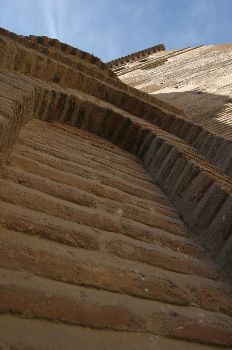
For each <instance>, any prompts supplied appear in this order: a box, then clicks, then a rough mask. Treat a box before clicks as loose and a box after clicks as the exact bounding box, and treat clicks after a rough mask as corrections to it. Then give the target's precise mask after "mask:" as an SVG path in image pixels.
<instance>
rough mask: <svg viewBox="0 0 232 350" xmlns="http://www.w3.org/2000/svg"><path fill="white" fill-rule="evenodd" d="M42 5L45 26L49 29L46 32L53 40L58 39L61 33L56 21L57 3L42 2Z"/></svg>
mask: <svg viewBox="0 0 232 350" xmlns="http://www.w3.org/2000/svg"><path fill="white" fill-rule="evenodd" d="M40 5H41V8H42V16H43V17H44V20H45V25H46V27H47V30H46V32H47V33H48V36H49V37H52V38H57V37H58V35H59V33H58V28H57V23H56V20H55V8H56V1H55V0H41V3H40Z"/></svg>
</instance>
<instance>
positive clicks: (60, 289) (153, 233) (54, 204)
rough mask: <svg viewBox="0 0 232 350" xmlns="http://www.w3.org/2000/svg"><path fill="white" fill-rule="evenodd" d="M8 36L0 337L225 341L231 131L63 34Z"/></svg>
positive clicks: (177, 345)
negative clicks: (217, 129) (134, 80)
mask: <svg viewBox="0 0 232 350" xmlns="http://www.w3.org/2000/svg"><path fill="white" fill-rule="evenodd" d="M0 51H1V55H0V162H1V166H0V241H1V245H0V249H1V254H0V348H2V349H36V350H39V349H64V348H67V349H76V348H77V347H79V348H81V349H86V350H91V349H99V350H100V349H101V350H102V349H105V350H108V349H162V350H169V349H186V348H188V349H190V350H195V349H199V350H209V349H221V348H231V347H232V289H231V282H230V278H231V253H232V236H231V228H232V216H231V209H232V198H231V189H232V181H231V154H230V152H229V150H230V140H228V138H224V136H223V134H216V133H214V132H213V131H212V130H211V129H210V128H206V127H205V126H204V123H202V125H200V124H199V123H197V122H196V121H195V120H194V118H193V119H191V118H189V117H188V116H187V114H186V111H185V110H184V109H183V108H182V106H179V105H178V106H174V105H173V104H172V103H170V101H168V102H167V101H166V100H163V101H161V100H160V98H159V97H154V96H150V95H149V94H147V93H146V92H143V91H139V90H137V89H135V88H134V87H131V86H129V85H127V84H125V83H124V82H122V81H120V80H119V79H118V78H117V75H116V74H115V73H113V72H112V71H111V70H110V69H109V67H108V66H107V65H105V64H104V63H102V62H101V61H100V60H99V59H97V58H95V57H94V56H92V55H89V54H87V53H84V52H81V51H80V50H78V49H74V48H72V47H70V46H68V45H66V44H63V43H60V42H58V41H57V40H52V39H48V38H47V37H34V36H30V37H20V36H17V35H15V34H13V33H9V32H7V31H5V30H3V29H2V30H1V31H0ZM164 53H165V51H164V52H160V53H156V54H155V55H164ZM147 54H149V52H148V53H146V55H147ZM148 57H150V56H148ZM133 60H134V58H133ZM131 64H132V63H131ZM133 64H135V63H133ZM171 102H172V101H171ZM208 138H210V140H211V143H212V144H214V145H215V144H217V143H218V142H219V144H220V146H218V147H214V148H213V149H211V153H210V152H209V150H208V148H212V144H211V143H210V142H209V139H208ZM206 140H208V141H207V144H205V142H206ZM223 150H224V151H223Z"/></svg>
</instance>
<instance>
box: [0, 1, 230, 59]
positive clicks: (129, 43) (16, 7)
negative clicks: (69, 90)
mask: <svg viewBox="0 0 232 350" xmlns="http://www.w3.org/2000/svg"><path fill="white" fill-rule="evenodd" d="M0 26H1V27H4V28H6V29H8V30H11V31H13V32H16V33H17V34H22V35H29V34H35V35H47V36H49V37H55V38H57V39H59V40H61V41H64V42H66V43H68V44H71V45H73V46H75V47H78V48H80V49H82V50H85V51H88V52H90V53H93V54H94V55H96V56H98V57H100V58H101V59H102V60H103V61H108V60H111V59H114V58H117V57H121V56H124V55H126V54H129V53H131V52H134V51H138V50H142V49H144V48H147V47H150V46H153V45H156V44H159V43H164V44H165V46H166V48H167V49H173V48H183V47H187V46H197V45H201V44H212V43H228V42H231V41H232V40H231V38H232V0H0Z"/></svg>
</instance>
